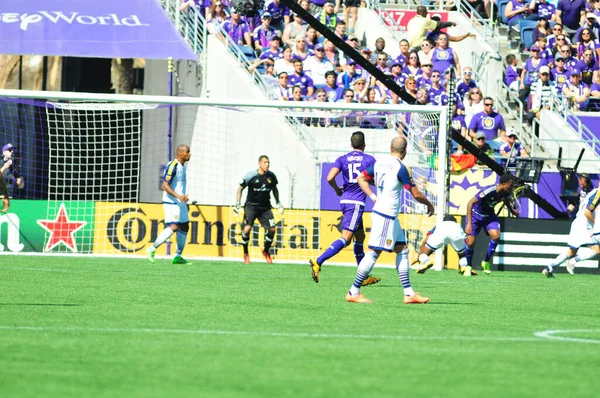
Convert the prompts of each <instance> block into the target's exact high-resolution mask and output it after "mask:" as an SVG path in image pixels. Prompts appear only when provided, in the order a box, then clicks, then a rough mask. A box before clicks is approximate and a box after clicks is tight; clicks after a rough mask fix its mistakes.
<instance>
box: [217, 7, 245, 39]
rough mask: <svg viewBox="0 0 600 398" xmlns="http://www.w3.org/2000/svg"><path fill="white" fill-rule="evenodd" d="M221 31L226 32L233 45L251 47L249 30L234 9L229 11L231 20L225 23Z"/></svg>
mask: <svg viewBox="0 0 600 398" xmlns="http://www.w3.org/2000/svg"><path fill="white" fill-rule="evenodd" d="M223 30H224V31H225V32H227V34H228V35H229V37H230V38H231V41H233V42H234V43H235V44H237V45H246V46H252V35H251V34H250V28H248V24H247V23H246V22H245V21H243V20H242V18H241V15H240V14H239V13H238V12H237V11H236V10H235V8H232V9H231V18H230V19H228V20H227V21H225V23H224V24H223Z"/></svg>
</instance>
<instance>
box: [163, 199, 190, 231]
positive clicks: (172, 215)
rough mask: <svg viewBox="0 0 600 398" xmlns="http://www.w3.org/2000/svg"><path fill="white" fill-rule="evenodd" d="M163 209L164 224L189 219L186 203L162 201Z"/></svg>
mask: <svg viewBox="0 0 600 398" xmlns="http://www.w3.org/2000/svg"><path fill="white" fill-rule="evenodd" d="M163 209H164V210H165V225H169V224H181V223H184V222H189V221H190V219H189V217H188V207H187V204H186V203H183V202H179V203H173V204H171V203H163Z"/></svg>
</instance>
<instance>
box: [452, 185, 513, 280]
mask: <svg viewBox="0 0 600 398" xmlns="http://www.w3.org/2000/svg"><path fill="white" fill-rule="evenodd" d="M513 187H514V182H513V177H512V176H511V175H510V174H504V175H503V176H502V177H500V183H499V184H498V185H496V186H495V187H489V188H486V189H482V190H481V191H479V192H478V193H477V195H475V196H474V197H473V199H471V200H470V201H469V203H468V204H467V227H466V228H465V232H466V233H467V266H466V268H465V271H464V275H465V276H471V275H472V270H473V268H472V265H473V248H474V246H475V239H476V237H477V235H479V232H480V231H481V229H482V228H485V232H486V233H487V234H488V235H489V236H490V238H492V240H491V241H490V243H489V245H488V249H487V252H486V254H485V260H483V261H482V262H481V268H482V269H483V272H485V273H486V274H490V273H491V271H490V260H491V259H492V256H493V255H494V252H495V251H496V247H498V243H499V241H500V220H499V219H498V216H496V213H495V212H494V207H495V206H496V205H497V204H498V203H500V202H504V205H505V206H506V207H507V208H508V210H509V211H510V212H512V213H513V214H514V215H515V216H517V217H518V216H519V212H518V210H516V209H513V208H512V206H511V204H510V202H509V201H508V198H509V197H510V194H511V192H512V190H513Z"/></svg>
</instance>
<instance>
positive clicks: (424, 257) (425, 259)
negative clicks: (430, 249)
mask: <svg viewBox="0 0 600 398" xmlns="http://www.w3.org/2000/svg"><path fill="white" fill-rule="evenodd" d="M419 262H420V263H421V266H423V267H425V266H426V265H429V262H430V260H429V256H428V255H427V254H425V253H421V254H419Z"/></svg>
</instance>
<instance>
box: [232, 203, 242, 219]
mask: <svg viewBox="0 0 600 398" xmlns="http://www.w3.org/2000/svg"><path fill="white" fill-rule="evenodd" d="M241 209H242V205H240V202H238V203H236V204H235V206H233V214H235V215H236V216H239V215H240V210H241Z"/></svg>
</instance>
